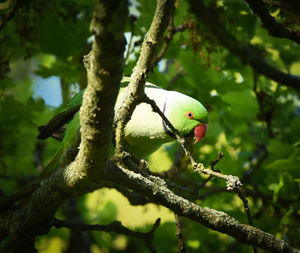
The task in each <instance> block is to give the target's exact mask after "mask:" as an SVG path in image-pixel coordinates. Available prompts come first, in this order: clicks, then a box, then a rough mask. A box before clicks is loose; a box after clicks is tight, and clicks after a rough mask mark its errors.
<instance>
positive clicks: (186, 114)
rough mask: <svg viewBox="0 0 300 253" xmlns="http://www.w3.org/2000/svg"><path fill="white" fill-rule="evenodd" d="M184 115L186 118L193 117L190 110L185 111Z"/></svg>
mask: <svg viewBox="0 0 300 253" xmlns="http://www.w3.org/2000/svg"><path fill="white" fill-rule="evenodd" d="M185 116H186V117H187V118H188V119H192V118H194V113H192V112H186V113H185Z"/></svg>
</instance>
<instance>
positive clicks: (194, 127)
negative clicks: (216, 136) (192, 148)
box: [165, 92, 208, 144]
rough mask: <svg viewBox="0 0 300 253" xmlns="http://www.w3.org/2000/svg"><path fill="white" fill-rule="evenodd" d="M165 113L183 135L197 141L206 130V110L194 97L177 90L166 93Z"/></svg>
mask: <svg viewBox="0 0 300 253" xmlns="http://www.w3.org/2000/svg"><path fill="white" fill-rule="evenodd" d="M165 115H166V117H167V118H168V119H169V120H170V122H171V123H172V124H173V126H174V127H175V128H176V129H177V130H178V131H179V132H180V134H181V135H183V136H188V137H192V138H193V139H194V143H195V144H196V143H198V142H199V141H200V140H201V139H202V138H203V137H204V136H205V133H206V130H207V120H208V112H207V110H206V109H205V107H204V106H203V105H202V104H201V103H200V102H199V101H197V100H196V99H194V98H191V97H189V96H186V95H184V94H181V93H178V92H171V93H170V94H169V95H168V98H167V103H166V109H165Z"/></svg>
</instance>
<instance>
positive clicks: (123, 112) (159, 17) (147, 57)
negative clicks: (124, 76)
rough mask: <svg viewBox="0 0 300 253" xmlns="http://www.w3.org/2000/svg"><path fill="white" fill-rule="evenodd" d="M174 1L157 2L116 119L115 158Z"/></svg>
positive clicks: (121, 148)
mask: <svg viewBox="0 0 300 253" xmlns="http://www.w3.org/2000/svg"><path fill="white" fill-rule="evenodd" d="M173 8H174V0H158V1H157V5H156V10H155V14H154V17H153V20H152V23H151V26H150V29H149V31H148V32H147V34H146V36H145V39H144V41H143V44H142V49H141V53H140V56H139V59H138V61H137V64H136V66H135V68H134V70H133V73H132V75H131V78H130V83H129V85H128V89H127V90H126V94H125V97H124V101H123V103H122V107H121V108H120V110H119V112H118V116H117V118H116V152H115V156H116V157H118V156H122V152H123V146H124V136H123V132H124V128H125V126H126V124H127V122H128V121H129V119H130V117H131V115H132V113H133V111H134V109H135V106H136V105H137V104H138V103H139V102H140V98H141V97H143V94H144V85H145V82H146V76H147V74H148V72H149V71H150V70H151V67H152V61H153V59H154V56H155V53H156V51H157V48H158V46H159V43H160V41H161V40H162V38H163V34H164V32H165V30H166V28H167V26H168V23H169V19H170V13H171V10H172V9H173Z"/></svg>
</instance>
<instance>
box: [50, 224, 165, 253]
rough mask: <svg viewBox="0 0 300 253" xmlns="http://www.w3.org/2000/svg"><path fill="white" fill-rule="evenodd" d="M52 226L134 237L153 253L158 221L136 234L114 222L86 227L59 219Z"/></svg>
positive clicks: (85, 225)
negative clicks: (148, 228) (149, 228)
mask: <svg viewBox="0 0 300 253" xmlns="http://www.w3.org/2000/svg"><path fill="white" fill-rule="evenodd" d="M52 224H53V226H54V227H56V228H62V227H65V228H70V229H76V230H80V231H105V232H115V233H118V234H123V235H127V236H131V237H136V238H139V239H142V240H144V241H145V243H146V244H147V246H148V247H149V249H150V250H151V252H155V250H154V248H153V245H152V240H153V237H154V232H155V230H156V229H157V228H158V226H159V225H160V219H159V218H158V219H157V220H156V221H155V223H154V224H153V227H152V229H151V230H150V231H149V232H147V233H143V232H138V231H133V230H130V229H128V228H127V227H124V226H123V225H122V223H121V222H119V221H114V222H112V223H111V224H109V225H87V224H83V223H79V222H70V221H63V220H59V219H54V220H53V222H52Z"/></svg>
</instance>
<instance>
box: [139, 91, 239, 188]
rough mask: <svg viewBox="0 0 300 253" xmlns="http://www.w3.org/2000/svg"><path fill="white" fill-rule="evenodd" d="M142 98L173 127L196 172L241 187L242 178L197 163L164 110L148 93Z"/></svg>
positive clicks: (233, 186) (234, 186) (228, 185)
mask: <svg viewBox="0 0 300 253" xmlns="http://www.w3.org/2000/svg"><path fill="white" fill-rule="evenodd" d="M142 100H143V102H145V103H148V104H150V105H151V107H152V110H153V111H154V112H156V113H158V114H159V115H160V117H161V118H162V119H163V120H164V122H165V123H166V125H167V126H168V127H169V128H170V129H171V131H172V132H173V134H174V135H175V136H176V138H177V140H178V142H179V143H180V145H181V146H182V148H183V150H184V152H185V154H186V155H187V157H188V158H189V159H190V161H191V164H192V166H193V168H194V171H195V172H198V173H203V174H206V175H211V176H215V177H219V178H223V179H225V180H226V186H227V189H228V190H233V189H236V188H240V187H241V185H242V183H241V182H240V180H239V178H238V177H236V176H232V175H223V174H221V173H219V172H217V171H212V170H210V169H207V168H205V167H204V165H203V164H202V163H197V162H196V160H195V159H194V157H193V155H192V154H191V152H190V151H189V149H188V147H187V144H186V141H185V139H184V138H183V137H182V136H181V135H180V133H179V132H178V130H177V129H176V128H174V126H173V125H172V123H171V122H170V121H169V120H168V119H167V117H166V116H165V115H164V114H163V113H162V111H161V110H160V109H159V107H158V106H157V105H156V103H155V102H154V101H153V100H152V99H150V98H149V97H148V96H147V95H144V97H143V98H142Z"/></svg>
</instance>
